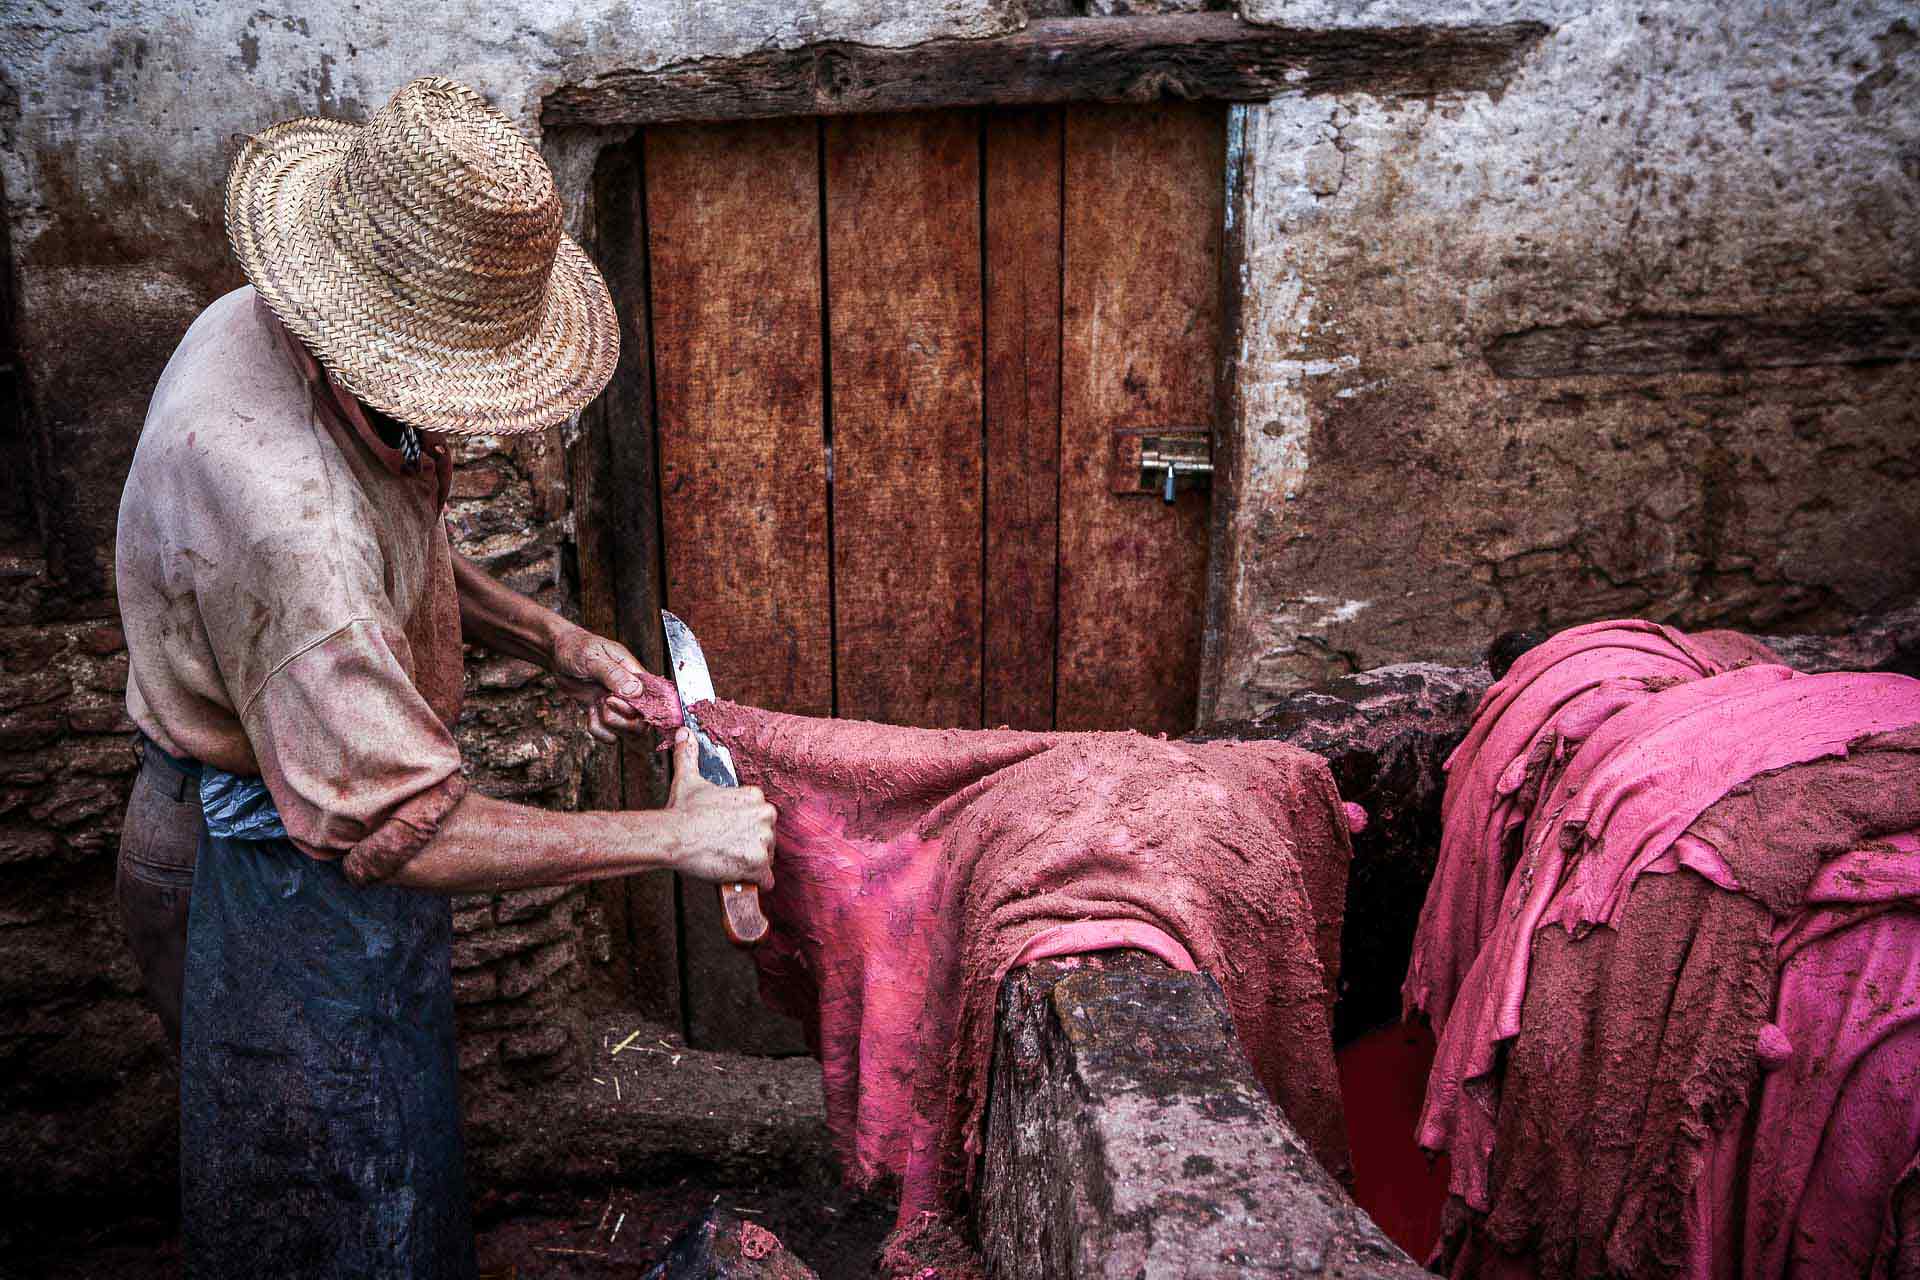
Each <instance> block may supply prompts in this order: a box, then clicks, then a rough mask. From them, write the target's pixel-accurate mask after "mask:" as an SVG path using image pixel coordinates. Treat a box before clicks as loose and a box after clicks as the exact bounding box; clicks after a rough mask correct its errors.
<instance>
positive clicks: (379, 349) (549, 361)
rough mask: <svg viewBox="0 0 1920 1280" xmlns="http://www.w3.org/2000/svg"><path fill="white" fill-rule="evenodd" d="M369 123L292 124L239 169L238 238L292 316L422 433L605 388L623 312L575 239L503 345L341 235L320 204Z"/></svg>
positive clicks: (350, 379) (521, 422)
mask: <svg viewBox="0 0 1920 1280" xmlns="http://www.w3.org/2000/svg"><path fill="white" fill-rule="evenodd" d="M363 127H364V126H361V125H354V124H347V123H344V122H341V121H337V120H323V119H317V118H305V119H298V120H287V121H284V122H282V123H280V124H277V125H274V126H273V127H271V128H269V129H267V130H265V131H264V132H262V133H260V134H258V135H256V136H254V137H253V138H252V139H251V140H249V142H248V143H247V145H246V147H245V148H243V149H242V151H241V152H240V154H239V156H238V157H236V158H235V160H234V163H233V168H232V170H231V171H230V172H229V174H228V178H227V236H228V239H229V240H230V241H231V242H232V245H233V252H234V254H235V256H236V257H237V258H238V259H239V260H240V266H241V269H242V270H244V271H245V272H246V274H247V279H248V280H249V281H251V282H252V284H253V287H254V289H255V291H256V292H257V293H258V294H259V295H260V297H261V299H262V300H264V301H265V302H266V304H267V305H268V306H269V307H271V308H272V309H273V311H274V314H275V315H277V316H279V318H280V320H281V322H282V323H283V324H285V325H286V326H287V328H288V329H290V330H291V331H292V332H293V333H294V334H295V335H296V336H298V337H299V338H300V339H301V340H302V341H303V342H305V343H306V344H307V346H308V347H310V348H311V349H312V350H313V352H314V354H315V355H316V356H318V357H319V359H320V362H321V363H322V364H324V365H326V366H327V368H328V369H330V370H332V372H333V373H334V374H335V375H336V376H337V377H338V378H339V379H340V381H341V382H342V383H344V384H345V385H346V387H347V389H348V390H349V391H351V392H353V394H354V395H355V396H357V397H358V398H359V399H360V400H362V401H363V402H365V403H367V404H370V405H372V406H373V407H374V408H376V409H379V410H380V411H382V412H383V413H387V414H390V415H392V416H393V417H395V418H397V419H399V420H400V421H402V422H406V423H411V424H412V425H414V426H416V427H419V428H421V429H423V430H428V431H439V432H444V433H446V434H448V435H455V436H464V435H519V434H525V433H529V432H534V431H541V430H544V429H546V428H548V427H551V426H554V425H556V424H557V423H560V422H564V421H565V420H566V419H567V418H568V417H569V416H570V415H571V414H573V413H574V412H575V411H577V410H579V409H580V408H581V407H583V406H584V405H586V404H587V402H588V401H590V400H592V399H593V398H594V397H595V396H597V395H599V394H600V391H601V389H602V388H603V387H605V386H606V384H607V380H608V379H609V378H611V377H612V376H613V370H614V365H615V363H616V361H617V360H618V358H619V354H620V339H619V321H618V318H617V316H616V315H615V313H614V309H613V300H612V298H611V297H609V296H608V293H607V286H606V282H605V281H604V280H603V279H602V278H601V276H600V272H599V270H598V269H597V268H595V267H594V265H593V263H592V261H591V260H589V259H588V257H587V255H586V253H585V252H584V251H582V250H581V248H580V246H579V245H577V244H575V243H574V242H573V240H572V239H571V238H570V237H568V236H566V235H564V234H563V235H561V236H560V240H559V248H558V251H557V255H556V257H555V260H554V263H553V269H552V272H551V274H550V275H549V277H548V283H547V292H546V297H545V302H544V308H543V314H542V315H541V317H540V319H539V322H538V324H536V325H534V326H532V327H531V328H530V330H529V331H528V332H527V333H525V334H524V335H523V336H520V337H518V338H516V339H513V340H509V341H507V342H504V343H500V344H497V345H495V344H488V343H479V344H476V343H475V342H474V341H473V330H472V327H471V326H470V325H469V326H468V327H467V328H466V329H465V330H464V331H463V330H462V328H461V324H460V321H461V320H462V319H463V318H465V317H463V316H462V315H461V314H460V312H459V308H458V304H457V303H451V302H449V301H448V300H446V299H445V298H440V297H434V296H432V295H431V293H429V292H428V291H427V290H425V289H417V288H410V282H407V281H396V280H394V279H393V278H392V277H390V276H388V275H387V274H385V273H383V272H381V271H380V269H379V267H378V265H377V254H378V251H379V250H378V246H377V245H341V244H337V243H335V242H334V240H333V238H332V237H331V236H329V235H328V234H327V232H326V231H325V229H324V227H323V224H322V221H321V219H320V218H319V217H318V213H319V210H320V206H321V204H322V202H323V201H324V200H325V199H326V198H327V195H328V189H329V183H330V181H331V180H332V178H333V176H334V174H335V172H336V171H337V170H338V169H339V167H340V166H341V164H343V163H344V162H345V160H346V156H347V150H348V148H349V147H350V146H351V145H352V143H353V140H354V138H355V136H356V135H357V134H358V133H359V131H360V130H361V129H362V128H363ZM450 251H451V252H458V250H457V247H456V248H453V249H451V250H450ZM462 337H464V339H465V340H464V341H452V340H450V339H453V338H462Z"/></svg>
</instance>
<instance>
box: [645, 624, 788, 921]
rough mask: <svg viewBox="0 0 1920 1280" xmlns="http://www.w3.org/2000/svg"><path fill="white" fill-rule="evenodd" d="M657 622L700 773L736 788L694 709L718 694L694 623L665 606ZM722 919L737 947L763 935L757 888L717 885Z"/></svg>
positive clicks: (736, 778)
mask: <svg viewBox="0 0 1920 1280" xmlns="http://www.w3.org/2000/svg"><path fill="white" fill-rule="evenodd" d="M660 625H661V628H662V629H663V630H664V631H665V632H666V634H667V662H668V665H669V666H671V667H672V668H673V687H674V689H675V690H676V691H677V692H678V693H679V694H680V714H681V716H682V718H684V719H685V720H686V722H687V732H689V733H691V734H692V735H693V740H694V743H695V745H696V746H698V747H699V749H700V776H701V777H703V778H705V779H706V780H707V781H708V782H711V783H713V785H715V786H716V787H737V786H739V785H740V774H739V772H738V771H737V770H736V769H735V768H734V767H733V753H732V752H731V751H729V750H727V748H726V747H724V746H723V745H721V744H720V743H718V742H715V741H714V740H713V739H712V738H710V737H708V736H707V731H706V730H705V729H703V728H701V727H700V721H699V719H698V718H697V717H696V716H695V715H694V713H693V704H694V703H696V702H711V701H712V700H713V698H714V697H715V696H716V695H715V694H714V691H713V677H712V676H711V675H709V674H708V672H707V655H706V654H705V653H704V652H702V651H701V649H700V642H699V641H698V640H696V639H694V635H693V628H691V627H689V626H688V625H687V624H686V623H684V622H682V621H681V620H680V619H679V618H677V617H675V616H674V615H673V614H671V613H668V612H667V611H666V610H665V609H662V610H661V611H660ZM720 919H721V922H722V924H724V925H725V927H726V930H727V940H728V941H729V942H731V943H733V944H734V945H735V946H736V947H750V946H753V945H754V944H755V943H757V942H759V941H760V940H761V939H762V938H764V937H766V936H767V928H768V926H767V917H766V914H765V913H764V912H762V911H761V910H760V889H759V887H758V886H756V885H751V884H723V885H721V886H720Z"/></svg>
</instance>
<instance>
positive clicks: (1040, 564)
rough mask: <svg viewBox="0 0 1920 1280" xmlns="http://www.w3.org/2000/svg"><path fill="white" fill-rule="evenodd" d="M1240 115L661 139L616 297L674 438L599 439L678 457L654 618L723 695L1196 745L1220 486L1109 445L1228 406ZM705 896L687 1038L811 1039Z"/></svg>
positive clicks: (1098, 117)
mask: <svg viewBox="0 0 1920 1280" xmlns="http://www.w3.org/2000/svg"><path fill="white" fill-rule="evenodd" d="M1224 121H1225V116H1224V111H1223V109H1222V108H1219V107H1217V106H1207V105H1187V104H1181V105H1157V106H1141V107H1117V108H1116V107H1085V108H1071V109H1065V110H1021V111H988V112H984V113H982V112H947V113H916V114H909V115H896V116H851V117H841V118H835V119H831V120H825V121H817V120H793V121H777V122H771V123H769V122H753V123H746V124H733V125H717V126H671V127H656V128H650V129H648V130H646V131H645V133H644V135H643V136H642V138H641V139H640V140H639V143H638V144H637V145H638V146H639V148H640V150H641V164H640V165H639V166H638V168H639V171H640V173H641V174H642V175H643V176H642V178H641V182H642V185H643V187H644V202H643V206H642V207H643V210H644V212H643V214H642V217H643V219H644V235H643V239H644V243H645V248H646V253H645V258H646V261H645V263H644V264H643V266H642V269H641V274H640V278H639V280H638V281H637V282H636V281H632V280H629V281H626V282H624V287H623V282H620V281H616V282H615V291H616V295H618V296H619V297H620V299H621V303H622V305H623V306H628V307H631V306H636V305H644V306H645V307H646V308H647V309H648V311H649V314H650V319H651V335H652V336H651V353H650V354H651V362H652V388H653V397H652V419H653V421H652V426H653V431H652V432H651V433H648V432H646V431H645V430H644V429H642V430H635V431H623V427H622V424H620V423H610V424H609V426H610V432H611V435H612V437H613V443H614V444H615V445H616V447H617V446H619V443H620V441H621V440H623V439H625V440H627V441H629V442H630V443H629V444H628V445H627V446H626V447H639V446H638V445H636V444H634V443H632V442H644V441H646V440H647V439H648V437H649V435H651V437H652V439H653V441H654V447H657V450H658V474H659V487H660V491H659V527H660V534H661V540H660V545H661V559H662V566H661V573H660V576H659V582H660V588H659V590H660V594H661V595H662V596H663V599H661V600H660V601H659V602H658V603H659V604H663V605H664V606H665V607H668V608H671V609H673V610H674V611H675V612H676V613H678V614H680V615H681V616H682V617H684V618H685V619H686V620H687V621H688V623H689V624H691V625H692V627H693V629H694V631H695V632H696V634H698V635H699V637H700V640H701V643H702V645H703V646H704V647H705V649H706V652H707V656H708V659H709V663H710V666H711V669H712V672H713V677H714V682H715V685H716V687H717V688H718V689H719V691H720V693H721V694H722V695H723V696H726V697H730V698H734V699H736V700H739V701H744V702H750V703H754V704H757V705H760V706H764V707H769V708H773V709H778V710H783V711H794V712H800V713H804V714H808V715H837V716H844V717H854V718H862V719H875V720H884V721H889V722H892V723H898V724H915V725H927V726H939V727H962V728H974V727H979V726H982V725H988V726H991V725H1001V724H1005V725H1011V726H1014V727H1020V728H1052V727H1059V728H1063V729H1119V728H1133V729H1139V730H1142V731H1146V732H1155V731H1161V732H1170V733H1178V732H1181V731H1184V730H1185V729H1187V728H1190V727H1191V726H1192V723H1193V717H1194V708H1195V702H1196V697H1197V690H1198V669H1199V657H1200V632H1201V625H1202V616H1203V605H1204V592H1205V577H1206V554H1207V547H1206V535H1207V501H1206V496H1205V493H1204V492H1202V491H1197V490H1196V491H1183V492H1181V493H1179V494H1178V495H1177V496H1176V500H1175V501H1174V502H1173V503H1171V504H1169V503H1165V502H1163V501H1161V500H1160V498H1159V497H1158V496H1155V495H1152V494H1143V493H1133V494H1122V493H1119V492H1116V491H1115V490H1116V486H1115V483H1114V478H1115V470H1114V468H1115V461H1114V458H1115V441H1116V438H1117V435H1124V434H1125V433H1127V432H1129V431H1132V432H1138V431H1139V430H1140V429H1143V428H1182V427H1184V428H1187V429H1193V428H1195V427H1204V426H1205V424H1207V423H1208V422H1209V421H1210V420H1211V417H1212V409H1213V384H1214V377H1215V361H1216V351H1215V346H1216V341H1217V336H1218V333H1219V327H1220V300H1219V288H1220V285H1219V254H1220V237H1221V232H1222V217H1223V207H1222V201H1223V198H1224V190H1225V178H1224V171H1223V170H1224V162H1225V137H1224ZM636 283H637V284H638V288H637V289H636V287H635V286H636ZM635 329H638V330H640V331H642V332H645V331H646V329H647V326H645V325H643V324H640V325H631V326H630V327H629V331H630V332H631V331H633V330H635ZM640 425H641V426H642V427H644V426H645V424H640ZM623 612H624V614H625V616H626V617H627V618H628V619H629V620H632V619H635V618H645V617H646V614H645V612H644V611H638V610H631V609H629V610H623ZM633 639H634V638H633V637H628V640H629V643H630V644H631V643H633ZM634 647H635V648H636V650H639V649H640V648H641V646H639V645H635V646H634ZM710 897H711V895H710V894H709V893H708V892H706V891H704V888H702V890H701V891H700V892H692V891H687V892H683V894H682V913H683V918H682V921H681V943H682V948H683V950H682V955H683V958H684V959H683V971H684V974H685V992H686V997H685V998H686V1000H687V1021H688V1026H689V1033H690V1035H691V1036H692V1038H693V1040H694V1041H695V1042H696V1043H704V1044H710V1045H725V1046H731V1047H748V1048H761V1049H771V1048H782V1047H796V1048H797V1047H798V1039H797V1036H796V1035H795V1034H794V1033H793V1031H792V1029H791V1028H787V1029H782V1028H780V1027H779V1026H778V1025H777V1022H776V1020H774V1019H773V1018H772V1017H771V1015H768V1014H765V1013H764V1012H763V1011H761V1010H760V1009H759V1006H758V1004H757V1001H756V999H755V997H754V992H753V983H752V979H751V969H750V966H748V965H746V964H745V963H744V961H743V958H742V957H738V956H735V955H732V954H731V953H730V952H729V951H728V950H727V948H726V944H725V943H724V941H723V940H722V937H721V933H720V928H719V923H718V915H717V910H716V909H715V908H714V906H713V904H712V903H711V902H710V901H709V898H710Z"/></svg>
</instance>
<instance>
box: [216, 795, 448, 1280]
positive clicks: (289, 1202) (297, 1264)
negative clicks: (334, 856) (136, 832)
mask: <svg viewBox="0 0 1920 1280" xmlns="http://www.w3.org/2000/svg"><path fill="white" fill-rule="evenodd" d="M186 767H187V768H188V770H189V772H191V771H193V769H194V766H193V765H192V764H191V763H188V764H187V766H186ZM198 771H199V774H200V802H201V808H202V810H203V811H204V812H205V814H206V819H207V832H206V835H205V836H204V837H203V838H202V840H201V844H200V853H199V863H198V865H197V866H196V868H195V870H194V877H193V901H192V906H191V909H190V911H189V915H188V924H187V963H186V991H185V998H184V1004H183V1008H182V1012H181V1072H180V1174H181V1179H180V1181H181V1197H182V1219H183V1236H184V1244H185V1252H186V1262H187V1274H188V1275H189V1276H190V1277H193V1278H194V1280H202V1278H205V1280H216V1278H217V1280H228V1278H229V1277H240V1276H248V1277H253V1276H302V1277H304V1276H339V1277H343V1278H344V1277H349V1276H351V1277H356V1278H358V1277H377V1278H379V1280H390V1278H391V1280H400V1278H401V1277H405V1278H406V1280H442V1278H445V1280H471V1278H472V1277H473V1276H474V1275H475V1272H476V1268H475V1264H474V1253H473V1231H472V1225H471V1220H470V1216H469V1207H468V1203H467V1187H466V1173H465V1161H464V1152H463V1149H462V1146H461V1140H460V1111H459V1103H458V1098H457V1092H456V1090H457V1085H458V1069H457V1065H456V1059H455V1057H454V1043H453V989H452V977H451V974H450V972H449V968H448V951H449V947H450V945H451V942H452V912H451V906H450V903H449V902H448V900H447V899H446V898H444V897H442V896H439V895H436V894H429V893H421V892H418V891H415V890H411V889H400V888H395V887H391V886H372V887H368V888H356V887H354V886H353V885H352V884H350V883H348V881H347V879H346V877H345V875H344V874H342V872H341V870H340V865H339V864H338V863H337V862H320V861H316V860H315V859H312V858H309V857H307V856H306V855H305V854H302V853H301V852H300V851H299V850H298V849H296V848H294V847H293V845H292V844H291V843H290V842H289V841H288V840H287V833H286V828H285V827H283V826H282V825H281V824H280V815H279V812H278V811H277V810H276V809H275V808H274V805H273V798H272V797H271V796H270V795H269V794H268V793H267V789H266V787H265V786H264V785H263V784H262V783H261V782H260V780H259V779H257V778H240V777H235V776H234V775H232V774H229V773H222V772H221V771H220V770H217V769H213V768H211V767H206V766H200V767H199V769H198Z"/></svg>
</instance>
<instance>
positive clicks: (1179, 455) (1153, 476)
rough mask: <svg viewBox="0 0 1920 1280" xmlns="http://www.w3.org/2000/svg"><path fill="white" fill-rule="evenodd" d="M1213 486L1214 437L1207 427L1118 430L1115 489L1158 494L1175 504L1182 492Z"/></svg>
mask: <svg viewBox="0 0 1920 1280" xmlns="http://www.w3.org/2000/svg"><path fill="white" fill-rule="evenodd" d="M1212 483H1213V433H1212V432H1211V431H1209V430H1207V429H1206V428H1204V427H1199V428H1167V427H1116V428H1114V432H1113V469H1112V486H1111V487H1112V489H1113V492H1115V493H1154V494H1158V495H1159V496H1160V500H1161V501H1162V502H1172V501H1173V500H1174V495H1175V491H1176V490H1178V489H1205V488H1209V487H1211V485H1212Z"/></svg>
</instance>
